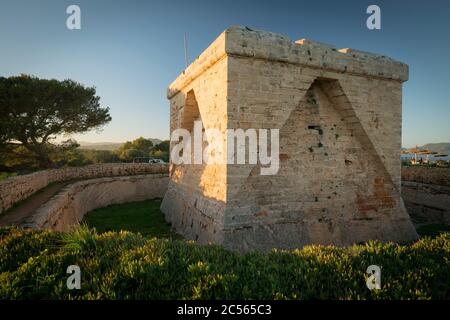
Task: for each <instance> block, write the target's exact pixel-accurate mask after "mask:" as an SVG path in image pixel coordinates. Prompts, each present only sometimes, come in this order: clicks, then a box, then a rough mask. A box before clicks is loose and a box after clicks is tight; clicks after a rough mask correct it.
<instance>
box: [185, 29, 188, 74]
mask: <svg viewBox="0 0 450 320" xmlns="http://www.w3.org/2000/svg"><path fill="white" fill-rule="evenodd" d="M184 62H185V64H186V68H187V67H188V54H187V40H186V33H185V34H184Z"/></svg>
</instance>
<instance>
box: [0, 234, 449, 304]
mask: <svg viewBox="0 0 450 320" xmlns="http://www.w3.org/2000/svg"><path fill="white" fill-rule="evenodd" d="M71 264H76V265H78V266H79V267H80V268H81V273H82V280H81V285H82V288H81V290H68V289H67V288H66V279H67V277H68V275H67V274H66V268H67V267H68V266H69V265H71ZM371 264H376V265H379V266H380V267H381V270H382V276H381V281H382V289H381V290H374V291H370V290H368V289H367V287H366V277H367V275H366V273H365V271H366V269H367V267H368V266H369V265H371ZM313 298H314V299H449V298H450V234H449V233H444V234H441V235H440V236H438V237H437V238H434V239H431V238H424V239H421V240H419V241H418V242H416V243H414V244H412V245H409V246H400V245H396V244H392V243H380V242H370V243H368V244H365V245H355V246H351V247H344V248H341V247H333V246H326V247H324V246H306V247H304V248H302V249H298V250H293V251H280V250H279V251H277V250H274V251H272V252H270V253H257V252H253V253H248V254H244V255H242V254H237V253H234V252H230V251H227V250H225V249H223V248H221V247H220V246H214V245H208V246H199V245H196V244H194V243H192V242H185V241H178V240H167V239H164V240H163V239H156V238H153V239H148V238H144V237H143V236H141V235H140V234H134V233H130V232H118V233H117V232H107V233H102V234H97V233H96V232H94V231H92V230H89V229H87V228H86V227H81V228H80V229H78V230H75V231H73V232H71V233H68V234H67V233H58V232H52V231H23V230H18V229H11V228H9V229H5V228H4V229H0V299H313Z"/></svg>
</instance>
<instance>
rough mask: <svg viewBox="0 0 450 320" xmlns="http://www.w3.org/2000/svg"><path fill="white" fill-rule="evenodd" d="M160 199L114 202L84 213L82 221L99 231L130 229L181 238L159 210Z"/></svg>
mask: <svg viewBox="0 0 450 320" xmlns="http://www.w3.org/2000/svg"><path fill="white" fill-rule="evenodd" d="M160 206H161V199H157V200H146V201H140V202H130V203H125V204H114V205H110V206H107V207H104V208H99V209H95V210H93V211H91V212H89V213H88V214H86V215H85V218H84V222H85V223H86V224H87V225H88V226H89V227H91V228H95V229H96V230H97V231H98V232H99V233H103V232H107V231H116V232H119V231H131V232H135V233H140V234H142V235H143V236H145V237H156V238H170V239H181V236H180V235H178V234H177V233H175V232H174V231H173V230H172V228H171V226H170V224H169V223H167V222H166V221H165V219H164V215H163V213H162V212H161V211H160V210H159V207H160Z"/></svg>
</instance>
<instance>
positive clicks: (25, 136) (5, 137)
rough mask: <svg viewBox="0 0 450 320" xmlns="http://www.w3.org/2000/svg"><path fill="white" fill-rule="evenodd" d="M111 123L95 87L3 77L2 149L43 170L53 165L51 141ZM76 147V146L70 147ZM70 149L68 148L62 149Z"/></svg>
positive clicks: (0, 98)
mask: <svg viewBox="0 0 450 320" xmlns="http://www.w3.org/2000/svg"><path fill="white" fill-rule="evenodd" d="M109 121H111V116H110V115H109V108H107V107H102V106H101V105H100V97H98V96H97V95H96V89H95V87H86V86H84V85H82V84H80V83H78V82H76V81H73V80H63V81H59V80H55V79H51V80H47V79H40V78H37V77H33V76H28V75H21V76H13V77H9V78H5V77H0V148H2V149H4V150H3V152H5V151H6V152H16V151H17V147H20V150H19V151H21V152H22V153H23V154H26V155H27V157H32V158H34V159H35V160H36V161H38V163H39V164H40V165H41V166H44V167H51V166H52V165H53V163H52V161H51V160H50V157H49V154H51V153H52V152H53V151H55V148H58V146H56V145H55V144H52V143H51V140H52V139H54V138H55V137H56V136H59V135H63V134H75V133H83V132H86V131H89V130H95V129H97V130H98V129H100V128H101V127H102V126H104V125H105V124H106V123H108V122H109ZM70 145H71V146H74V144H73V143H70ZM63 148H67V145H63Z"/></svg>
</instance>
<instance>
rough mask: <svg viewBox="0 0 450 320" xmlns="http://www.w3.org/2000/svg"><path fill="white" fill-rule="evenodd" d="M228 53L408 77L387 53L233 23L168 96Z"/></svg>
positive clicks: (402, 65) (393, 77) (383, 76)
mask: <svg viewBox="0 0 450 320" xmlns="http://www.w3.org/2000/svg"><path fill="white" fill-rule="evenodd" d="M226 56H232V57H247V58H253V59H263V60H270V61H275V62H280V63H288V64H295V65H301V66H304V67H307V68H313V69H323V70H327V71H334V72H338V73H346V74H351V75H357V76H363V77H369V78H370V77H372V78H381V79H390V80H395V81H400V82H404V81H406V80H408V65H407V64H405V63H402V62H400V61H397V60H394V59H392V58H389V57H387V56H385V55H379V54H375V53H370V52H364V51H359V50H355V49H350V48H342V49H337V48H336V47H335V46H333V45H329V44H325V43H321V42H316V41H312V40H309V39H302V40H298V41H295V42H293V41H291V40H290V39H289V38H288V37H287V36H284V35H281V34H277V33H273V32H266V31H261V30H256V29H250V28H248V27H242V26H232V27H230V28H228V29H226V30H225V31H224V32H222V34H220V35H219V37H218V38H217V39H216V40H215V41H214V42H213V43H212V44H211V45H210V46H209V47H208V48H207V49H206V50H205V51H204V52H203V53H202V54H201V55H200V56H199V57H197V59H195V60H194V61H193V62H192V63H191V64H190V65H189V66H188V67H187V68H186V69H185V70H184V71H183V73H182V74H181V75H180V76H179V77H178V78H177V79H176V80H175V81H174V82H172V84H171V85H170V86H169V88H168V91H167V97H168V98H169V99H170V98H171V97H173V96H174V95H175V94H176V93H177V92H178V91H180V90H181V89H182V88H183V87H185V86H186V85H188V84H189V83H190V82H191V81H192V80H194V79H195V78H197V77H198V76H199V75H200V74H201V73H203V71H205V70H206V69H208V68H209V67H210V66H212V65H213V64H214V63H216V62H217V61H219V60H221V59H223V58H225V57H226Z"/></svg>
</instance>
